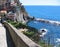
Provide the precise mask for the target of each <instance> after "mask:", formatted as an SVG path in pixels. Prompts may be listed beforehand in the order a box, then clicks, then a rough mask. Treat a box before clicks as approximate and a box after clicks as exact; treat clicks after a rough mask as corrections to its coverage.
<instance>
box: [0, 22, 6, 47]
mask: <svg viewBox="0 0 60 47" xmlns="http://www.w3.org/2000/svg"><path fill="white" fill-rule="evenodd" d="M0 47H7V42H6V30H5V28H4V27H3V25H2V24H1V23H0Z"/></svg>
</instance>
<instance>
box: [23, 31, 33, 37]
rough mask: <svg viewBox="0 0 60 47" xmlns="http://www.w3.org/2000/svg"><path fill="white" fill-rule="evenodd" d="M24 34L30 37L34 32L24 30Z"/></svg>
mask: <svg viewBox="0 0 60 47" xmlns="http://www.w3.org/2000/svg"><path fill="white" fill-rule="evenodd" d="M23 33H24V34H25V35H27V36H28V37H31V36H33V35H34V32H29V31H26V32H23Z"/></svg>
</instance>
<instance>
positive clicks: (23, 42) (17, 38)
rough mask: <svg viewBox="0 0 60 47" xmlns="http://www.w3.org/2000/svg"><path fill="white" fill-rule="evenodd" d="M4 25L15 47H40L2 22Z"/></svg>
mask: <svg viewBox="0 0 60 47" xmlns="http://www.w3.org/2000/svg"><path fill="white" fill-rule="evenodd" d="M4 25H5V26H6V27H7V29H9V32H10V35H11V37H12V39H13V42H14V43H15V46H16V47H40V46H39V45H38V44H36V43H35V42H33V41H32V40H30V39H29V38H28V37H27V36H25V35H24V34H23V33H21V32H20V31H18V30H17V29H16V28H14V27H13V26H12V25H11V24H9V23H7V22H4Z"/></svg>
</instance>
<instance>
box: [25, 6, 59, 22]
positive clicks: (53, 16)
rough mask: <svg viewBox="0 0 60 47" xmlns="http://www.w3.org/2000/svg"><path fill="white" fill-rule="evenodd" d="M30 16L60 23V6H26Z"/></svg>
mask: <svg viewBox="0 0 60 47" xmlns="http://www.w3.org/2000/svg"><path fill="white" fill-rule="evenodd" d="M25 9H26V11H27V12H28V13H29V15H30V16H34V17H36V18H44V19H50V20H57V21H60V6H25Z"/></svg>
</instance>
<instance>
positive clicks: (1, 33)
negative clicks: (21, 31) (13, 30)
mask: <svg viewBox="0 0 60 47" xmlns="http://www.w3.org/2000/svg"><path fill="white" fill-rule="evenodd" d="M0 47H15V46H14V44H13V41H12V39H11V36H10V34H9V32H8V30H6V29H5V28H4V26H3V25H2V24H1V23H0Z"/></svg>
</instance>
